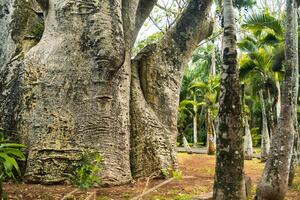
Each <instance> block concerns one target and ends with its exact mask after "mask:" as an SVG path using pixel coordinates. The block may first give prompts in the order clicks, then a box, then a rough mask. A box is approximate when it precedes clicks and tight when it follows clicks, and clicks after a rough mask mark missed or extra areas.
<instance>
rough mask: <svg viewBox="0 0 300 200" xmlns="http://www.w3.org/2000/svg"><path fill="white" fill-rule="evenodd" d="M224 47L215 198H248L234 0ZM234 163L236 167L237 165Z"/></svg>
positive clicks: (228, 2) (227, 2) (227, 9)
mask: <svg viewBox="0 0 300 200" xmlns="http://www.w3.org/2000/svg"><path fill="white" fill-rule="evenodd" d="M223 2H224V46H223V47H224V51H223V65H222V74H221V78H222V80H221V95H220V108H219V133H218V138H217V162H216V174H215V181H214V192H213V199H214V200H227V199H234V200H244V199H246V191H245V179H244V144H243V136H244V131H243V128H242V121H241V114H242V112H241V99H240V83H239V73H238V66H237V49H236V27H235V16H234V9H233V4H232V0H224V1H223ZM233 166H234V167H233Z"/></svg>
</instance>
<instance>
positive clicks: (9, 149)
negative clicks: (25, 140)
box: [0, 133, 26, 199]
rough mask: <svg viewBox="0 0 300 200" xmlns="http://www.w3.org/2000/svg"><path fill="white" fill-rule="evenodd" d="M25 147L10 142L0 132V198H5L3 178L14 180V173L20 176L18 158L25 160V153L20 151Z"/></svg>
mask: <svg viewBox="0 0 300 200" xmlns="http://www.w3.org/2000/svg"><path fill="white" fill-rule="evenodd" d="M22 148H25V146H24V145H22V144H16V143H10V142H8V140H7V139H6V138H5V137H4V134H2V133H0V199H5V194H4V191H3V188H2V182H3V181H4V180H5V179H13V180H16V175H17V176H18V177H20V176H21V171H20V168H19V164H18V162H17V161H18V160H19V161H25V159H26V158H25V155H24V154H23V152H22V151H21V149H22Z"/></svg>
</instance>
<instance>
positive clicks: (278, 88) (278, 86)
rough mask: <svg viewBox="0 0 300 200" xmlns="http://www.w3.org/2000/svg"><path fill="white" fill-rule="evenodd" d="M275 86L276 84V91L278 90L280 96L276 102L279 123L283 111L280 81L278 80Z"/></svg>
mask: <svg viewBox="0 0 300 200" xmlns="http://www.w3.org/2000/svg"><path fill="white" fill-rule="evenodd" d="M276 73H277V72H276ZM275 84H276V89H277V94H278V95H277V101H276V117H277V121H278V119H279V116H280V110H281V90H280V83H279V80H276V82H275Z"/></svg>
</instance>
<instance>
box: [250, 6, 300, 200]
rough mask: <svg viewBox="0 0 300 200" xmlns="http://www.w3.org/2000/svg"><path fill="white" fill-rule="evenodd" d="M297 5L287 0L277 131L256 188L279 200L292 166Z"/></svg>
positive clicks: (268, 199)
mask: <svg viewBox="0 0 300 200" xmlns="http://www.w3.org/2000/svg"><path fill="white" fill-rule="evenodd" d="M297 8H298V4H297V1H296V0H287V1H286V43H285V48H286V49H285V79H284V83H283V89H282V98H281V102H282V105H281V112H280V118H279V122H278V126H277V132H276V134H275V135H274V137H273V138H272V143H271V150H270V157H269V159H268V160H267V163H266V166H265V169H264V171H263V175H262V179H261V181H260V183H259V184H258V187H257V193H256V194H257V197H258V199H259V200H282V199H284V197H285V194H286V192H287V186H288V178H289V172H290V167H291V157H292V152H293V151H292V150H293V141H294V135H295V134H296V130H295V129H296V127H295V123H294V122H295V121H294V120H295V117H296V103H297V101H296V100H297V97H298V37H297V36H298V33H297V27H298V19H297Z"/></svg>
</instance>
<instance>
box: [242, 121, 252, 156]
mask: <svg viewBox="0 0 300 200" xmlns="http://www.w3.org/2000/svg"><path fill="white" fill-rule="evenodd" d="M244 151H245V159H246V160H252V157H253V143H252V137H251V132H250V127H249V123H248V118H247V117H246V118H245V142H244Z"/></svg>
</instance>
